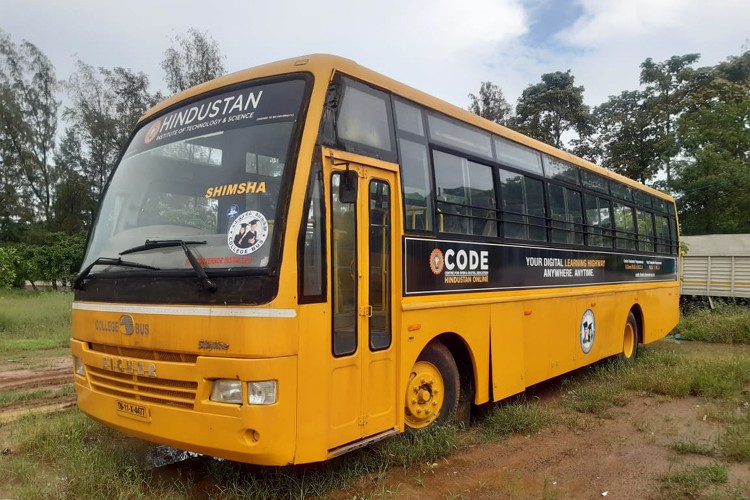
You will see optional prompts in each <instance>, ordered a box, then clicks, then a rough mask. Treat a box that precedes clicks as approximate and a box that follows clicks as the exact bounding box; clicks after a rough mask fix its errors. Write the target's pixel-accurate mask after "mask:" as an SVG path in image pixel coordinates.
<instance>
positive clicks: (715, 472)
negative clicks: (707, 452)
mask: <svg viewBox="0 0 750 500" xmlns="http://www.w3.org/2000/svg"><path fill="white" fill-rule="evenodd" d="M728 480H729V472H728V471H727V466H726V465H724V464H721V463H713V464H709V465H694V466H692V467H690V468H688V469H686V470H682V471H677V472H670V473H668V474H665V475H663V476H661V478H660V481H661V493H662V495H664V496H665V498H697V497H698V495H699V494H700V493H701V492H702V491H703V490H704V489H706V488H707V487H708V486H711V485H716V484H725V483H726V482H727V481H728Z"/></svg>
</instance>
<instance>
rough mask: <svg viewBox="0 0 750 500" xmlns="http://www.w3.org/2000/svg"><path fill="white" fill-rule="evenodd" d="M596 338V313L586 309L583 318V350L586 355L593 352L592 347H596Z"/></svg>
mask: <svg viewBox="0 0 750 500" xmlns="http://www.w3.org/2000/svg"><path fill="white" fill-rule="evenodd" d="M594 337H596V321H595V320H594V311H592V310H591V309H586V312H585V313H583V318H581V332H580V339H581V350H582V351H583V353H584V354H588V353H589V352H590V351H591V347H592V346H593V345H594Z"/></svg>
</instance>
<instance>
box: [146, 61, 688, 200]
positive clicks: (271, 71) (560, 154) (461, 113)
mask: <svg viewBox="0 0 750 500" xmlns="http://www.w3.org/2000/svg"><path fill="white" fill-rule="evenodd" d="M299 72H306V73H311V74H312V75H313V76H314V77H315V79H316V80H318V79H324V80H325V81H330V80H331V79H332V78H333V75H334V74H335V73H337V72H339V73H343V74H345V75H348V76H351V77H353V78H356V79H359V80H362V81H364V82H367V83H369V84H371V85H374V86H376V87H380V88H382V89H384V90H388V91H390V92H392V93H394V94H396V95H398V96H401V97H403V98H405V99H409V100H411V101H414V102H416V103H419V104H421V105H423V106H425V107H427V108H430V109H432V110H434V111H438V112H440V113H443V114H445V115H448V116H451V117H454V118H456V119H458V120H460V121H462V122H465V123H469V124H471V125H474V126H476V127H479V128H481V129H483V130H486V131H488V132H491V133H493V134H496V135H499V136H501V137H505V138H507V139H510V140H512V141H515V142H518V143H521V144H524V145H525V146H528V147H530V148H532V149H535V150H538V151H540V152H543V153H546V154H548V155H550V156H553V157H555V158H558V159H560V160H564V161H568V162H570V163H573V164H575V165H577V166H579V167H582V168H585V169H587V170H591V171H593V172H596V173H598V174H600V175H602V176H604V177H607V178H610V179H613V180H616V181H619V182H621V183H623V184H627V185H629V186H631V187H634V188H636V189H639V190H642V191H646V192H648V193H649V194H652V195H654V196H657V197H659V198H663V199H666V200H668V201H669V202H670V203H673V202H674V200H673V198H672V197H671V196H669V195H668V194H665V193H662V192H661V191H658V190H656V189H653V188H651V187H648V186H645V185H643V184H641V183H639V182H636V181H634V180H632V179H630V178H628V177H625V176H623V175H620V174H617V173H615V172H613V171H611V170H608V169H605V168H602V167H600V166H598V165H596V164H594V163H591V162H589V161H587V160H584V159H582V158H579V157H577V156H575V155H573V154H571V153H568V152H566V151H562V150H560V149H557V148H555V147H553V146H550V145H548V144H545V143H543V142H541V141H538V140H536V139H532V138H531V137H528V136H526V135H523V134H521V133H519V132H516V131H514V130H511V129H509V128H507V127H504V126H503V125H500V124H497V123H495V122H492V121H489V120H487V119H485V118H482V117H481V116H478V115H476V114H474V113H471V112H470V111H467V110H465V109H463V108H460V107H458V106H455V105H453V104H450V103H447V102H445V101H443V100H441V99H438V98H436V97H433V96H431V95H429V94H426V93H424V92H422V91H419V90H417V89H415V88H413V87H409V86H408V85H405V84H403V83H400V82H398V81H396V80H394V79H392V78H389V77H387V76H385V75H382V74H380V73H377V72H376V71H373V70H371V69H369V68H366V67H364V66H361V65H359V64H357V63H356V62H354V61H352V60H351V59H346V58H344V57H339V56H334V55H330V54H311V55H306V56H301V57H295V58H291V59H285V60H282V61H277V62H272V63H268V64H263V65H261V66H255V67H253V68H249V69H245V70H242V71H238V72H235V73H231V74H229V75H225V76H221V77H219V78H216V79H214V80H211V81H208V82H205V83H202V84H200V85H197V86H195V87H192V88H189V89H187V90H185V91H183V92H180V93H178V94H175V95H174V96H172V97H170V98H168V99H166V100H164V101H162V102H160V103H159V104H157V105H156V106H154V107H153V108H151V109H150V110H148V111H147V112H146V113H145V114H144V115H143V116H141V118H140V120H139V123H140V122H142V121H144V120H146V119H148V118H149V117H151V116H153V115H154V114H156V113H159V112H160V111H162V110H164V109H166V108H169V107H170V106H173V105H175V104H177V103H179V102H182V101H184V100H185V99H190V98H192V97H195V96H197V95H200V94H203V93H205V92H210V91H212V90H215V89H218V88H221V87H226V86H229V85H233V84H236V83H241V82H244V81H248V80H253V79H256V78H262V77H267V76H274V75H283V74H289V73H299Z"/></svg>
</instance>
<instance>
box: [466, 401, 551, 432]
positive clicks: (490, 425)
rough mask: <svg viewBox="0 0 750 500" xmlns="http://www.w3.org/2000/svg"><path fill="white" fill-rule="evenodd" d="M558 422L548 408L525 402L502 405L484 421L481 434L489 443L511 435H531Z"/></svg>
mask: <svg viewBox="0 0 750 500" xmlns="http://www.w3.org/2000/svg"><path fill="white" fill-rule="evenodd" d="M556 422H557V417H556V416H555V414H554V413H553V412H552V411H551V410H550V409H549V408H546V407H543V406H540V405H538V404H536V403H532V402H529V401H525V400H520V401H511V402H509V403H502V404H500V406H497V407H495V408H494V409H493V410H492V411H491V412H490V413H489V414H488V415H487V417H486V418H485V419H484V421H483V422H482V423H481V426H480V432H481V434H482V436H483V437H484V438H485V440H487V441H497V440H499V439H503V438H506V437H508V436H510V435H511V434H521V435H525V436H528V435H531V434H536V433H538V432H539V431H541V430H543V429H546V428H548V427H550V426H552V425H553V424H555V423H556Z"/></svg>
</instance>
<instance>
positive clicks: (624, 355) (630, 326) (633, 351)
mask: <svg viewBox="0 0 750 500" xmlns="http://www.w3.org/2000/svg"><path fill="white" fill-rule="evenodd" d="M640 339H641V335H640V331H639V330H638V321H636V319H635V314H633V311H630V312H629V313H628V320H627V321H626V322H625V329H624V330H623V333H622V352H621V353H620V354H618V355H617V359H618V360H619V361H622V362H623V363H628V364H630V363H632V362H633V361H635V358H636V356H637V355H638V342H639V341H640Z"/></svg>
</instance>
